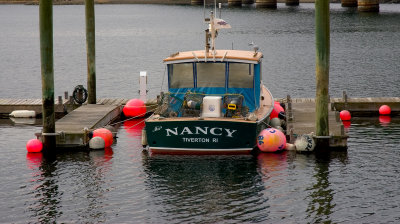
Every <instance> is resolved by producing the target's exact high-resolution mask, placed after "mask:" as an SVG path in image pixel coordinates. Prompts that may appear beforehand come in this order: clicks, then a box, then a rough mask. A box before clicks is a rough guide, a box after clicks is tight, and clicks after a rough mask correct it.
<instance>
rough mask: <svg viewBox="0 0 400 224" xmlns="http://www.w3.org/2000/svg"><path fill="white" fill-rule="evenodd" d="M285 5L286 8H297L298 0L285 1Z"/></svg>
mask: <svg viewBox="0 0 400 224" xmlns="http://www.w3.org/2000/svg"><path fill="white" fill-rule="evenodd" d="M285 4H286V5H287V6H298V5H299V0H286V1H285Z"/></svg>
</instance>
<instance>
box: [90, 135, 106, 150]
mask: <svg viewBox="0 0 400 224" xmlns="http://www.w3.org/2000/svg"><path fill="white" fill-rule="evenodd" d="M105 145H106V143H105V142H104V139H103V138H102V137H100V136H96V137H93V138H92V139H90V140H89V148H91V149H104V147H105Z"/></svg>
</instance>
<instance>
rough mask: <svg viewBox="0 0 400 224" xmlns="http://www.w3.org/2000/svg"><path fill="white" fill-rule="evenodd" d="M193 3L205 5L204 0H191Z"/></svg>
mask: <svg viewBox="0 0 400 224" xmlns="http://www.w3.org/2000/svg"><path fill="white" fill-rule="evenodd" d="M190 4H191V5H203V0H191V1H190Z"/></svg>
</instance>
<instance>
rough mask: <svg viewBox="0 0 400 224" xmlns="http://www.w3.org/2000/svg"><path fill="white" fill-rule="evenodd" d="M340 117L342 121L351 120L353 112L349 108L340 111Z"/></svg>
mask: <svg viewBox="0 0 400 224" xmlns="http://www.w3.org/2000/svg"><path fill="white" fill-rule="evenodd" d="M340 119H341V120H342V121H349V120H350V119H351V114H350V112H349V111H348V110H342V111H340Z"/></svg>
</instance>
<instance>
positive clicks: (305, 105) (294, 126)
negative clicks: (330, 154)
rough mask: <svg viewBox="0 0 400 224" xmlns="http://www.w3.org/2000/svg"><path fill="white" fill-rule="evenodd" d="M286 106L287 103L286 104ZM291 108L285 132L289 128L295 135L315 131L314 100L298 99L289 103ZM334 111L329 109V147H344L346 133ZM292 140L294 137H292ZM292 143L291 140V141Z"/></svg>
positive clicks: (345, 144)
mask: <svg viewBox="0 0 400 224" xmlns="http://www.w3.org/2000/svg"><path fill="white" fill-rule="evenodd" d="M286 108H288V105H286ZM291 108H292V110H291V111H290V112H289V111H288V113H290V114H291V117H292V118H291V119H290V118H288V120H287V131H288V132H287V133H290V130H292V131H293V134H294V135H296V136H299V135H303V134H310V133H312V132H313V133H315V130H316V126H315V117H316V113H315V101H314V100H308V99H303V100H298V101H296V102H293V101H292V103H291ZM336 113H337V112H336V111H329V117H328V122H329V135H330V136H331V140H330V147H332V148H335V147H346V146H347V138H348V136H347V134H346V133H345V132H344V129H343V126H342V122H341V121H340V120H339V119H337V115H336ZM292 141H294V139H292ZM292 143H293V142H292Z"/></svg>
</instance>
